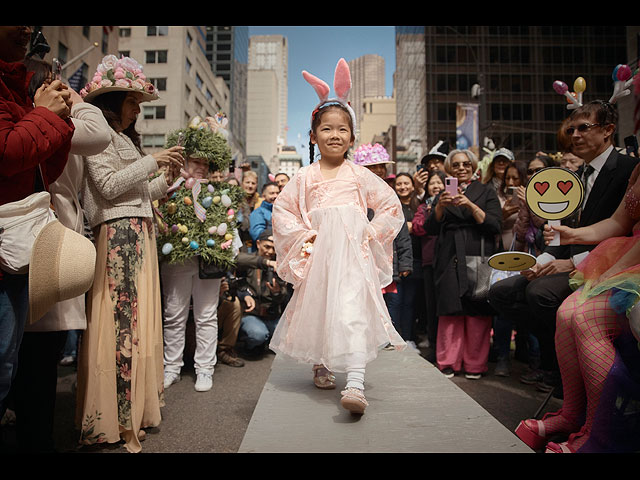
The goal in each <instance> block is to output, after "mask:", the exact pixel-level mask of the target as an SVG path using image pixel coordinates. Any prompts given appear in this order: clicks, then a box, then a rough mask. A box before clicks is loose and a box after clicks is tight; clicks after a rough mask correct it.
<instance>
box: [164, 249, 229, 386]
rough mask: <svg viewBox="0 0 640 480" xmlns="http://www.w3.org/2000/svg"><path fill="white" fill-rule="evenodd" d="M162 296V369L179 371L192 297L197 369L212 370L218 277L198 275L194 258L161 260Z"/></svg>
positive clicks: (216, 334)
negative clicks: (182, 262) (174, 263)
mask: <svg viewBox="0 0 640 480" xmlns="http://www.w3.org/2000/svg"><path fill="white" fill-rule="evenodd" d="M161 275H162V296H163V299H164V314H163V325H164V371H165V372H167V373H180V370H181V369H182V366H183V365H184V362H183V358H182V357H183V353H184V345H185V333H186V327H187V320H188V318H189V303H190V300H191V299H193V319H194V323H195V333H196V348H195V355H194V364H195V371H196V374H197V373H210V374H213V369H214V366H215V364H216V361H217V358H216V349H217V345H218V313H217V311H218V301H219V295H220V281H221V280H220V279H207V280H202V279H200V278H199V277H198V259H197V257H196V258H192V259H190V260H187V261H185V262H184V264H182V265H180V264H176V265H172V264H167V263H163V264H162V268H161Z"/></svg>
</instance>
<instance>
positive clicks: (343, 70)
mask: <svg viewBox="0 0 640 480" xmlns="http://www.w3.org/2000/svg"><path fill="white" fill-rule="evenodd" d="M302 76H303V77H304V79H305V80H306V81H307V83H309V85H311V86H312V87H313V89H314V90H315V91H316V94H317V95H318V98H319V99H320V103H319V104H318V105H316V108H315V109H314V110H313V113H312V114H311V123H312V124H313V118H314V117H315V115H316V113H317V112H318V110H319V109H320V107H322V106H324V105H328V104H331V103H339V104H340V105H342V106H343V107H345V108H346V109H347V111H348V112H349V115H350V116H351V122H352V123H353V134H354V136H355V132H356V114H355V112H354V111H353V108H351V105H349V102H348V101H347V97H348V96H349V92H350V91H351V72H350V71H349V64H348V63H347V62H346V60H345V59H344V58H341V59H340V60H338V64H337V65H336V71H335V74H334V77H333V90H334V91H335V93H336V95H337V97H335V98H329V91H330V88H329V85H328V84H327V83H326V82H325V81H323V80H320V79H319V78H318V77H316V76H314V75H312V74H310V73H309V72H307V71H306V70H303V71H302Z"/></svg>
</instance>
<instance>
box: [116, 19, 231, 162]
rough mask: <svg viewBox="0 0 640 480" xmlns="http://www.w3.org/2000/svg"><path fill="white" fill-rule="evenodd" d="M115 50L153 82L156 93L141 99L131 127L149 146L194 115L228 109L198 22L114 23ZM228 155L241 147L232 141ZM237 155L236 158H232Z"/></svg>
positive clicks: (158, 143)
mask: <svg viewBox="0 0 640 480" xmlns="http://www.w3.org/2000/svg"><path fill="white" fill-rule="evenodd" d="M117 28H118V37H119V38H118V48H117V52H114V53H117V55H118V56H120V55H124V56H130V57H132V58H135V59H136V60H137V61H138V62H140V63H141V64H142V66H143V68H144V73H145V75H146V76H147V79H149V80H150V81H151V82H153V83H154V84H155V85H156V87H157V88H158V93H159V96H160V98H159V99H158V100H155V101H153V102H147V103H144V104H142V105H141V106H142V112H141V114H140V115H139V117H138V122H137V128H138V131H140V133H141V137H142V146H143V148H144V149H145V150H147V151H149V152H153V151H157V150H158V149H161V148H163V147H164V144H165V138H166V134H167V133H169V132H171V131H173V130H177V129H179V128H183V127H184V126H185V125H187V124H188V123H189V122H190V121H191V120H192V119H193V118H194V117H196V116H199V117H200V118H202V119H204V118H205V117H208V116H214V115H215V114H216V113H218V112H224V113H225V114H227V115H228V113H227V112H229V98H230V93H229V88H228V87H227V85H226V83H225V81H224V79H223V78H222V77H217V76H215V75H214V74H213V72H212V70H211V65H210V63H209V61H208V60H207V58H206V49H205V45H206V27H204V26H119V27H117ZM231 136H232V140H231V142H230V143H231V148H232V155H234V157H238V155H239V154H241V152H240V151H239V149H238V147H237V146H236V145H235V144H234V142H233V131H231ZM238 161H242V160H238Z"/></svg>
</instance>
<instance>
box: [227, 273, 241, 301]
mask: <svg viewBox="0 0 640 480" xmlns="http://www.w3.org/2000/svg"><path fill="white" fill-rule="evenodd" d="M225 279H226V280H227V283H228V284H229V290H227V291H226V292H225V293H224V296H225V300H228V301H230V302H235V301H236V298H237V296H238V284H239V283H240V279H239V278H238V277H236V276H235V275H234V274H233V273H232V272H227V273H226V274H225Z"/></svg>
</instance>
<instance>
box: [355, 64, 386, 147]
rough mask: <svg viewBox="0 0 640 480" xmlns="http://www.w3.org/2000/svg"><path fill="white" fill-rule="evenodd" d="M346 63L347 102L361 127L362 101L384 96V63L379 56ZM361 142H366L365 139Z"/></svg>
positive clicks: (363, 106) (363, 108) (363, 111)
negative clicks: (348, 90)
mask: <svg viewBox="0 0 640 480" xmlns="http://www.w3.org/2000/svg"><path fill="white" fill-rule="evenodd" d="M347 63H348V64H349V70H350V72H351V91H350V92H349V99H348V100H349V102H350V103H351V107H352V108H353V110H354V112H355V114H356V122H357V123H358V125H361V123H362V116H363V114H364V113H365V105H364V99H365V98H375V97H384V96H385V94H386V89H385V62H384V58H382V57H381V56H380V55H374V54H367V55H362V56H361V57H358V58H355V59H353V60H350V61H349V62H347ZM359 137H360V135H359ZM361 141H362V142H364V143H367V142H368V140H366V139H362V140H361Z"/></svg>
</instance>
